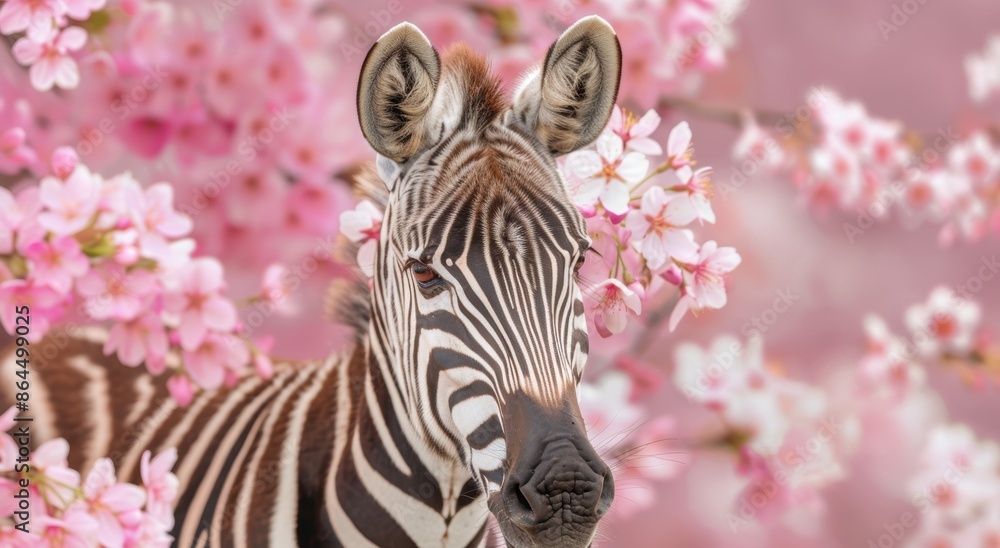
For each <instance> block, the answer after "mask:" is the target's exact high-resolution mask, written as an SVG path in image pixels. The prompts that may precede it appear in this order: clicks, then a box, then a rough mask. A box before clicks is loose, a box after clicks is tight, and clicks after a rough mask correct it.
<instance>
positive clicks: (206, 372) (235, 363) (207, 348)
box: [182, 332, 250, 390]
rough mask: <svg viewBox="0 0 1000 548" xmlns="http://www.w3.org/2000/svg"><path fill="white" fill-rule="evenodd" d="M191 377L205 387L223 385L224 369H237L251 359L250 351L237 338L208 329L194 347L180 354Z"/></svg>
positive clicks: (207, 388) (209, 388)
mask: <svg viewBox="0 0 1000 548" xmlns="http://www.w3.org/2000/svg"><path fill="white" fill-rule="evenodd" d="M182 358H183V360H184V368H185V370H186V371H187V373H188V375H189V376H190V377H191V380H192V381H194V382H195V384H197V385H198V386H200V387H202V388H204V389H205V390H214V389H216V388H219V387H220V386H222V383H223V381H224V380H225V376H226V372H227V370H229V371H238V370H240V369H242V368H243V367H245V366H246V365H247V363H248V362H249V361H250V353H249V351H248V350H247V347H246V345H245V344H243V342H242V341H240V340H239V339H238V338H237V337H235V336H233V335H229V334H223V333H213V332H209V333H207V334H206V335H205V337H204V338H203V339H202V341H201V342H200V343H199V344H198V346H197V347H195V348H193V349H191V350H184V352H183V353H182Z"/></svg>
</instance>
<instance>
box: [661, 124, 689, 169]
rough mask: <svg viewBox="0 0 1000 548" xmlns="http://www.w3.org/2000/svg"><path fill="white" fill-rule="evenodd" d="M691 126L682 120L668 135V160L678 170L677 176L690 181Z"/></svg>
mask: <svg viewBox="0 0 1000 548" xmlns="http://www.w3.org/2000/svg"><path fill="white" fill-rule="evenodd" d="M691 136H692V133H691V126H690V124H688V123H687V122H681V123H679V124H677V125H676V126H674V128H673V129H671V130H670V135H669V136H668V137H667V162H669V164H670V167H671V168H673V170H674V171H676V172H677V178H678V179H680V180H681V181H688V180H690V179H691V177H692V169H691V154H692V149H693V147H692V145H691Z"/></svg>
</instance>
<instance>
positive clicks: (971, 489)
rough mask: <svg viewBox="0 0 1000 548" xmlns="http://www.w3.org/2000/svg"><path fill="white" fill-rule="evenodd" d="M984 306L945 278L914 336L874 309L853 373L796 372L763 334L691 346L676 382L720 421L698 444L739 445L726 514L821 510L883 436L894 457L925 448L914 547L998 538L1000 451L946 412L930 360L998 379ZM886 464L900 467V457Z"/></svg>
mask: <svg viewBox="0 0 1000 548" xmlns="http://www.w3.org/2000/svg"><path fill="white" fill-rule="evenodd" d="M980 315H981V309H980V307H979V305H978V304H977V303H975V302H974V301H972V300H971V299H968V298H966V297H962V296H959V295H957V294H956V293H955V292H954V291H952V290H951V289H948V288H945V287H938V288H935V289H934V290H933V291H932V292H931V294H930V295H929V297H928V299H927V300H926V301H925V302H922V303H918V304H915V305H913V306H911V307H909V308H908V309H907V310H906V313H905V315H904V316H905V317H904V323H905V325H906V327H907V330H908V334H907V336H906V337H903V336H899V335H896V334H894V333H893V332H892V331H891V330H890V329H889V327H888V325H887V324H886V322H885V321H883V320H882V319H881V318H879V317H877V316H869V317H867V318H866V319H865V321H864V329H865V335H866V340H867V347H866V349H865V352H864V353H863V355H862V356H861V357H860V359H858V360H857V362H856V365H855V367H854V369H853V372H852V374H851V375H850V376H849V377H848V378H846V381H847V382H840V380H838V379H839V378H837V377H835V378H831V379H825V380H824V381H822V382H819V383H810V382H804V381H796V380H791V379H789V378H787V376H786V375H785V374H784V372H783V370H782V368H781V366H780V365H778V364H777V363H775V362H772V361H768V360H766V359H765V356H764V354H763V341H762V340H761V339H760V338H759V336H754V337H751V338H750V339H749V340H748V341H746V342H743V341H740V340H738V339H736V338H734V337H728V336H723V337H720V338H718V339H716V340H715V341H714V342H713V343H712V344H711V345H710V346H709V347H708V348H702V347H699V346H697V345H695V344H691V343H684V344H681V345H680V346H679V347H678V348H677V349H676V352H675V360H674V361H675V368H674V376H673V380H674V385H675V386H676V388H677V389H678V390H679V391H680V392H681V393H682V394H684V396H685V397H686V398H687V400H688V402H689V403H691V404H694V405H696V406H698V407H700V408H702V409H703V410H704V411H707V412H708V413H709V414H710V415H712V416H713V417H715V418H716V420H717V424H718V425H719V426H718V427H715V428H712V429H709V430H708V431H706V432H705V433H703V434H700V435H698V436H697V441H695V442H694V447H695V448H696V449H697V450H699V451H712V450H720V449H721V450H724V451H726V452H728V453H730V454H731V455H732V461H733V463H734V471H735V476H736V477H737V478H739V481H740V482H741V486H740V489H739V491H738V495H737V496H736V498H735V500H734V501H733V503H732V507H731V510H730V511H729V512H728V513H727V516H726V519H727V521H728V525H729V526H730V527H731V529H732V530H733V531H737V530H740V529H742V528H743V527H744V526H746V525H748V524H749V523H750V522H751V521H752V522H754V523H764V524H766V523H768V522H770V521H771V520H774V519H776V518H784V517H786V516H788V515H790V514H791V513H792V512H793V511H799V512H801V511H802V510H807V511H808V513H809V515H811V516H813V517H814V518H815V517H818V516H821V515H822V513H823V508H824V505H825V496H824V490H825V489H826V488H828V487H829V486H831V485H833V484H834V483H836V482H839V481H842V480H844V479H845V478H847V476H848V470H849V469H850V467H851V466H852V465H853V463H852V460H854V461H856V460H857V459H859V458H864V457H860V456H859V453H864V452H865V451H875V452H878V451H879V450H878V449H877V448H875V447H877V446H878V444H880V443H884V444H888V445H889V446H891V447H892V448H893V449H894V450H895V452H891V453H890V454H892V455H896V454H897V453H899V452H905V449H903V448H904V447H912V448H913V450H914V451H917V450H920V448H921V447H923V448H924V449H923V450H922V451H923V457H922V460H920V464H919V469H918V470H917V471H916V473H915V474H914V475H913V477H912V478H910V479H909V480H908V483H907V484H906V485H902V486H900V487H899V488H898V489H899V491H898V496H900V497H901V498H905V499H907V500H908V501H909V502H910V503H912V504H913V505H914V506H915V507H916V510H918V511H919V513H917V514H911V516H910V517H909V518H907V519H908V520H912V521H908V525H906V527H910V528H912V527H916V528H917V531H919V532H918V533H914V534H913V538H912V539H911V540H912V541H913V542H914V544H913V545H915V546H924V545H934V546H973V545H975V546H979V545H980V544H981V543H982V542H984V539H993V538H1000V537H993V536H990V535H994V534H995V533H996V531H997V530H998V529H997V527H998V525H1000V522H997V517H998V515H997V512H998V511H1000V505H998V504H997V503H996V501H998V500H1000V497H998V493H1000V491H998V490H1000V452H998V450H997V446H996V444H993V443H985V442H978V441H976V440H975V437H974V436H973V435H972V432H971V430H970V429H969V428H968V427H967V426H964V425H956V424H950V423H947V422H944V421H942V419H943V417H941V416H940V414H938V413H937V412H935V411H934V409H935V408H936V403H935V402H936V401H937V399H938V395H937V394H936V393H935V392H934V391H933V389H932V388H931V386H929V384H928V382H927V370H926V368H927V366H928V365H929V364H932V363H935V362H936V363H940V364H943V365H949V366H956V367H958V368H959V370H960V371H962V374H963V377H964V378H966V379H967V380H968V381H969V382H970V383H972V384H973V385H974V386H977V387H982V386H983V385H984V384H985V383H986V382H987V381H988V380H989V379H991V378H993V379H996V377H997V364H1000V361H998V359H997V358H998V356H1000V352H998V349H997V348H996V347H992V346H990V344H991V343H990V341H989V338H988V337H985V336H984V335H983V333H984V331H983V330H982V329H981V326H980ZM887 432H891V433H892V434H891V436H889V437H888V438H886V433H887ZM879 438H883V440H880V439H879ZM867 457H868V458H871V455H867ZM869 465H870V466H875V464H871V463H870V464H869ZM886 465H887V466H890V467H892V466H898V462H897V458H896V457H893V458H892V459H890V461H889V462H887V463H886ZM894 488H895V487H894ZM918 518H919V519H918ZM963 540H965V541H968V542H962V541H963ZM972 540H975V542H972ZM925 542H926V544H925ZM985 545H988V543H986V544H985Z"/></svg>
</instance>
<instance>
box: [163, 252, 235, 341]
mask: <svg viewBox="0 0 1000 548" xmlns="http://www.w3.org/2000/svg"><path fill="white" fill-rule="evenodd" d="M224 284H225V282H224V280H223V272H222V265H221V264H219V261H217V260H215V259H209V258H202V259H195V260H193V261H191V262H190V263H188V264H187V265H185V266H183V267H181V269H180V271H179V272H177V274H176V275H175V276H172V277H171V278H170V279H169V280H168V286H167V288H166V289H167V293H166V295H165V298H164V307H165V308H166V310H167V312H170V313H171V314H174V315H176V316H177V322H178V324H179V326H178V333H179V334H180V343H181V346H182V347H183V348H184V349H185V350H188V351H195V350H197V349H198V348H199V346H200V345H201V343H202V341H203V340H204V339H205V337H206V335H207V333H208V331H209V330H210V329H212V330H217V331H230V330H232V329H233V328H234V327H235V326H236V308H235V307H234V306H233V304H232V303H231V302H230V301H228V300H227V299H225V298H224V297H222V296H221V295H220V294H219V292H221V291H222V290H223V289H224V287H225V286H224Z"/></svg>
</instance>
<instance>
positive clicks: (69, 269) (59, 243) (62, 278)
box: [24, 236, 90, 293]
mask: <svg viewBox="0 0 1000 548" xmlns="http://www.w3.org/2000/svg"><path fill="white" fill-rule="evenodd" d="M24 256H25V258H26V259H28V260H29V261H31V279H33V280H34V281H35V282H36V283H39V284H42V285H47V286H49V287H51V288H52V289H54V290H56V291H57V292H59V293H66V292H68V291H69V290H70V288H71V287H72V285H73V279H74V278H78V277H80V276H83V275H84V274H86V273H87V271H88V270H90V261H89V260H88V259H87V257H86V256H85V255H84V254H83V253H82V252H81V251H80V244H79V243H77V241H76V240H75V239H73V238H71V237H69V236H56V237H55V238H53V239H52V241H51V242H45V241H37V242H33V243H31V244H29V245H28V246H26V247H25V249H24Z"/></svg>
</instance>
